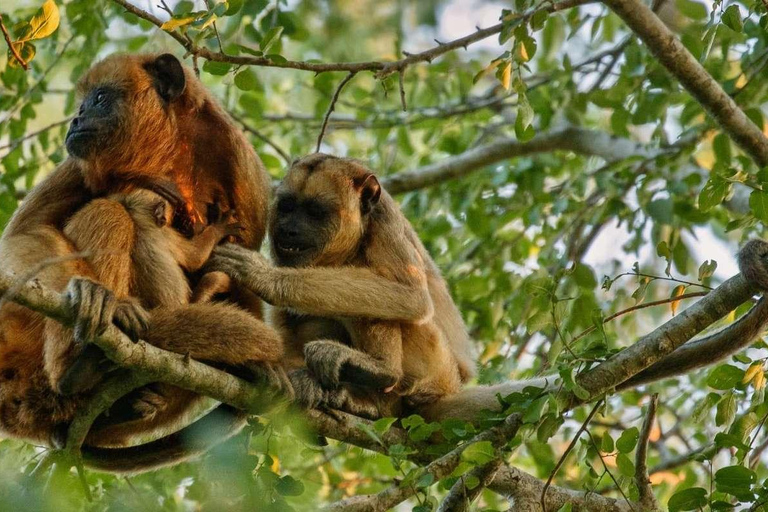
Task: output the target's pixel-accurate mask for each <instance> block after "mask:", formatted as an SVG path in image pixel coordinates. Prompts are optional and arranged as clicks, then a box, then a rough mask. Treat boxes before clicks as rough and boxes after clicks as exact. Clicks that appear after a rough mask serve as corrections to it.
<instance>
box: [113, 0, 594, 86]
mask: <svg viewBox="0 0 768 512" xmlns="http://www.w3.org/2000/svg"><path fill="white" fill-rule="evenodd" d="M112 1H113V2H114V3H116V4H118V5H120V6H122V7H123V8H124V9H125V10H126V11H128V12H130V13H132V14H135V15H136V16H138V17H139V18H142V19H145V20H147V21H149V22H150V23H152V24H154V25H156V26H157V27H161V26H162V25H163V21H162V20H161V19H160V18H158V17H157V16H155V15H153V14H151V13H149V12H147V11H144V10H142V9H139V8H138V7H136V6H134V5H132V4H131V3H130V2H128V1H127V0H112ZM595 1H597V0H562V1H560V2H556V3H552V4H549V3H547V5H545V6H543V7H540V8H538V9H531V10H528V11H526V12H525V13H522V14H520V15H519V17H518V18H517V20H519V22H524V21H526V20H528V19H529V18H530V17H531V16H533V15H534V14H536V12H538V11H542V10H543V11H547V12H550V13H551V12H557V11H561V10H564V9H570V8H573V7H578V6H580V5H585V4H590V3H594V2H595ZM504 25H505V23H499V24H497V25H493V26H492V27H488V28H484V29H480V30H478V31H476V32H474V33H472V34H469V35H467V36H464V37H461V38H459V39H456V40H454V41H450V42H447V43H441V44H438V45H437V46H435V47H433V48H430V49H429V50H425V51H423V52H419V53H413V54H409V55H407V56H406V57H405V58H402V59H400V60H396V61H392V62H382V61H367V62H334V63H326V62H303V61H293V60H286V61H282V60H280V61H273V60H271V59H269V58H267V57H255V56H251V55H226V54H224V53H221V52H214V51H212V50H209V49H208V48H203V47H200V46H197V45H196V44H195V43H194V42H192V41H191V40H190V39H187V38H185V37H184V36H183V35H182V34H181V33H179V32H177V31H175V30H165V32H166V33H168V34H169V35H170V36H171V37H173V38H174V39H175V40H176V41H178V42H179V44H181V45H182V46H183V47H184V48H185V49H186V50H187V51H188V52H189V53H190V54H192V55H196V56H198V57H202V58H204V59H206V60H209V61H213V62H228V63H230V64H237V65H248V66H262V67H274V68H290V69H298V70H302V71H312V72H313V73H324V72H327V71H347V72H350V73H359V72H361V71H372V72H375V73H376V77H377V78H384V77H386V76H389V75H391V74H392V73H398V72H402V71H403V70H405V68H407V67H408V66H410V65H412V64H416V63H419V62H432V61H433V60H434V59H436V58H437V57H440V56H441V55H443V54H445V53H448V52H451V51H453V50H457V49H459V48H466V47H467V46H469V45H471V44H473V43H476V42H478V41H482V40H483V39H486V38H488V37H490V36H492V35H495V34H498V33H499V32H501V30H502V29H503V28H504Z"/></svg>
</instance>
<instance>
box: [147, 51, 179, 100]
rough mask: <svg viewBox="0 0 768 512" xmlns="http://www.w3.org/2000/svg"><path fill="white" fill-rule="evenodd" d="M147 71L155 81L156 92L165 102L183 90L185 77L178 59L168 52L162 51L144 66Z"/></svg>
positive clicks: (177, 95) (174, 97)
mask: <svg viewBox="0 0 768 512" xmlns="http://www.w3.org/2000/svg"><path fill="white" fill-rule="evenodd" d="M146 69H147V72H148V73H149V74H150V75H151V76H152V78H153V79H154V82H155V89H157V93H158V94H159V95H160V97H161V98H163V100H164V101H165V102H166V103H170V102H172V101H174V100H175V99H177V98H178V97H179V96H181V95H182V93H183V92H184V88H185V87H186V85H187V79H186V77H185V76H184V68H183V67H182V66H181V62H179V59H177V58H176V57H174V56H173V55H171V54H170V53H164V54H162V55H160V56H159V57H158V58H156V59H155V60H154V61H152V62H150V63H149V64H147V66H146Z"/></svg>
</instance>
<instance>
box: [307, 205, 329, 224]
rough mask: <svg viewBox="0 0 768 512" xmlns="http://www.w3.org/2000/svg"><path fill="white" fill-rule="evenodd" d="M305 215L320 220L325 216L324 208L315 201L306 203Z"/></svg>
mask: <svg viewBox="0 0 768 512" xmlns="http://www.w3.org/2000/svg"><path fill="white" fill-rule="evenodd" d="M306 210H307V215H309V216H310V217H312V218H313V219H315V220H320V219H322V218H323V217H325V208H323V207H322V206H320V205H319V204H317V203H315V202H311V203H307V207H306Z"/></svg>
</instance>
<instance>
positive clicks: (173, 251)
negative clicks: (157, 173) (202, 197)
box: [59, 185, 242, 414]
mask: <svg viewBox="0 0 768 512" xmlns="http://www.w3.org/2000/svg"><path fill="white" fill-rule="evenodd" d="M163 191H164V193H163V194H162V195H161V194H159V193H157V192H155V191H152V190H149V189H135V190H133V191H131V192H128V193H120V194H112V195H111V196H109V197H108V199H109V200H111V201H115V202H117V203H120V204H122V205H123V206H124V207H125V210H126V211H127V212H128V214H129V215H130V217H131V220H132V221H133V222H134V225H135V240H134V245H133V250H132V251H131V261H132V268H131V286H130V289H131V295H132V296H133V297H136V298H138V301H139V303H140V304H141V306H142V307H143V308H146V310H150V311H151V310H153V309H155V308H159V307H162V308H173V307H176V306H183V305H185V304H189V303H190V302H207V301H209V300H210V299H211V298H212V297H213V296H214V295H216V294H218V293H224V292H226V291H228V290H229V285H230V280H229V277H228V276H227V275H226V274H224V273H222V272H207V273H205V274H204V275H203V276H202V277H201V278H200V280H199V282H198V283H197V285H196V286H195V291H194V293H193V292H192V290H191V288H190V285H189V281H188V279H187V276H186V274H185V271H187V272H196V271H198V270H200V269H201V268H202V266H203V265H204V264H205V262H206V261H207V260H208V258H209V257H210V255H211V252H212V251H213V248H214V247H216V245H217V244H219V242H221V241H222V240H223V239H225V238H226V237H229V236H239V235H240V234H241V231H242V226H241V225H240V224H238V223H237V222H235V220H234V216H235V213H234V212H231V211H230V212H226V213H223V214H222V213H221V212H220V211H219V210H218V208H217V207H216V206H212V207H211V210H212V212H213V215H209V216H210V217H211V221H210V223H209V224H208V225H207V226H205V227H203V228H202V230H200V231H199V232H198V233H197V234H193V235H192V236H191V237H187V236H185V235H183V234H181V233H180V232H179V231H177V230H176V229H175V228H174V227H173V225H174V220H175V219H174V217H175V216H176V215H177V214H178V212H179V211H180V210H179V208H178V206H174V205H172V204H171V203H172V201H171V200H169V199H168V198H172V196H173V195H174V194H178V192H177V191H175V187H173V186H171V185H167V186H164V188H163ZM175 199H176V200H177V201H183V200H182V199H181V196H180V195H178V196H177V197H176V198H175ZM209 214H210V212H209ZM65 234H66V229H65ZM143 308H137V309H131V310H128V312H129V313H130V314H132V315H134V316H135V318H127V319H124V318H121V316H120V315H121V314H122V312H120V311H118V312H117V313H116V318H115V320H116V322H117V323H118V325H120V326H121V327H122V326H123V325H126V326H132V327H133V328H130V329H126V333H128V334H129V335H131V336H132V337H134V338H135V339H138V337H139V336H140V335H142V334H143V333H144V332H145V331H146V330H147V328H148V326H149V323H150V318H149V315H148V314H146V312H145V311H144V310H143ZM105 365H106V366H107V367H111V363H109V362H108V361H106V359H105V356H104V354H103V353H102V351H101V349H99V348H98V347H97V346H95V345H88V346H87V347H85V349H84V350H83V352H82V354H81V355H80V356H79V357H78V358H77V360H76V361H75V363H74V364H73V365H72V366H71V367H70V368H69V369H68V370H67V372H66V373H65V374H64V376H63V378H62V380H61V382H60V383H59V389H60V391H62V392H64V393H65V394H72V393H77V392H81V391H84V390H86V389H90V388H91V387H93V385H94V384H95V383H96V382H97V381H99V380H100V379H101V377H102V375H103V373H104V367H105ZM145 395H146V397H147V402H148V403H147V411H145V412H146V413H148V414H149V413H151V412H152V409H153V403H152V402H158V400H156V399H154V398H153V396H152V393H151V392H150V393H145ZM154 405H159V403H156V404H154ZM139 408H141V404H139Z"/></svg>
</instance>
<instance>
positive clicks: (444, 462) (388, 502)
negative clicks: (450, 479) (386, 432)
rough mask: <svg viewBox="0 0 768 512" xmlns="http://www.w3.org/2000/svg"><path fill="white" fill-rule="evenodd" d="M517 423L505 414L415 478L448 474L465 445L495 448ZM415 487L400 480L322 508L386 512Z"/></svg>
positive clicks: (512, 433) (513, 416)
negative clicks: (494, 424) (498, 421)
mask: <svg viewBox="0 0 768 512" xmlns="http://www.w3.org/2000/svg"><path fill="white" fill-rule="evenodd" d="M521 424H522V422H521V421H520V414H517V413H516V414H511V415H509V416H508V417H507V419H506V420H504V422H503V423H502V424H500V425H498V426H495V427H492V428H490V429H488V430H486V431H485V432H481V433H480V434H478V435H476V436H475V437H474V438H472V440H470V441H468V442H466V443H463V444H461V445H459V446H458V447H456V448H454V449H453V450H451V451H450V452H448V453H447V454H445V455H443V456H442V457H440V458H438V459H435V460H434V461H432V462H430V463H429V464H428V465H427V467H426V468H424V470H423V472H421V473H420V474H419V476H417V477H416V478H421V476H422V475H428V474H429V475H432V476H433V479H432V481H433V482H438V481H439V480H441V479H443V478H445V477H446V476H448V475H450V474H451V473H452V472H453V470H454V469H456V467H457V466H458V465H459V462H461V454H462V453H463V452H464V450H465V449H466V448H467V447H468V446H470V445H471V444H473V443H477V442H481V441H490V442H491V444H493V446H494V447H495V448H496V449H497V450H498V449H499V447H500V446H501V445H504V444H505V443H506V442H507V441H509V440H510V439H512V438H514V437H515V435H516V434H517V430H518V429H519V428H520V425H521ZM416 490H417V489H416V487H415V486H414V485H413V484H410V485H408V484H405V483H400V484H397V485H394V486H392V487H390V488H388V489H385V490H383V491H381V492H380V493H378V494H371V495H367V496H353V497H351V498H346V499H343V500H341V501H337V502H336V503H332V504H330V505H328V506H327V507H324V508H323V510H327V511H329V512H386V511H387V510H389V509H391V508H392V507H394V506H395V505H397V504H399V503H402V502H403V501H405V500H407V499H408V498H410V497H411V496H413V495H415V494H416Z"/></svg>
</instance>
